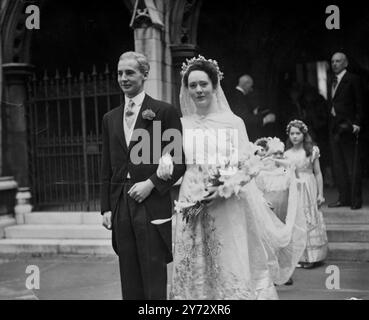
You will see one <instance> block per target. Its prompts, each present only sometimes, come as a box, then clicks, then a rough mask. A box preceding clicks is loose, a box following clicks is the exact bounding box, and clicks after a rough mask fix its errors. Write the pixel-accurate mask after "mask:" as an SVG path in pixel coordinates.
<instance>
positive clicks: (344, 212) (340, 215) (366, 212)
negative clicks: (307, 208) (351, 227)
mask: <svg viewBox="0 0 369 320" xmlns="http://www.w3.org/2000/svg"><path fill="white" fill-rule="evenodd" d="M322 212H323V217H324V221H325V223H326V224H352V223H354V224H355V223H356V224H360V223H362V224H369V208H368V207H366V208H363V209H360V210H350V208H347V207H343V208H327V207H323V208H322Z"/></svg>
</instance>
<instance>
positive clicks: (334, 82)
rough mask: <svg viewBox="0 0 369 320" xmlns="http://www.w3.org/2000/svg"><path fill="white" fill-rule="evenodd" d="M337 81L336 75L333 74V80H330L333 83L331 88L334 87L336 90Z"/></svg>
mask: <svg viewBox="0 0 369 320" xmlns="http://www.w3.org/2000/svg"><path fill="white" fill-rule="evenodd" d="M337 83H338V78H337V76H334V77H333V82H332V84H333V89H334V90H336V87H337Z"/></svg>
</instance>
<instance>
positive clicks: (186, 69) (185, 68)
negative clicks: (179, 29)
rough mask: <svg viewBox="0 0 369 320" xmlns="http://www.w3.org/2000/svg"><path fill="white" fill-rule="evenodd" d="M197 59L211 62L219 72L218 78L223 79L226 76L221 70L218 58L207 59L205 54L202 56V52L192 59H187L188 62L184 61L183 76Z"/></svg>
mask: <svg viewBox="0 0 369 320" xmlns="http://www.w3.org/2000/svg"><path fill="white" fill-rule="evenodd" d="M197 61H206V62H209V63H211V64H212V65H213V66H214V67H215V69H216V70H217V72H218V79H219V80H222V79H223V78H224V74H223V72H221V71H220V69H219V65H218V62H217V61H216V60H212V59H206V58H205V57H204V56H202V55H200V54H199V55H198V57H197V58H195V57H193V58H192V59H186V62H183V63H182V71H181V75H182V77H183V76H184V75H185V73H186V72H187V71H188V69H189V68H190V67H191V66H192V65H194V64H195V63H196V62H197Z"/></svg>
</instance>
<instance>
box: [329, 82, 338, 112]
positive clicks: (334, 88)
mask: <svg viewBox="0 0 369 320" xmlns="http://www.w3.org/2000/svg"><path fill="white" fill-rule="evenodd" d="M337 84H338V78H337V76H334V77H333V82H332V86H333V90H332V98H333V95H334V94H335V93H336V88H337ZM331 115H332V116H333V117H335V116H336V110H334V106H332V109H331Z"/></svg>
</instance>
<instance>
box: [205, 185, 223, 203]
mask: <svg viewBox="0 0 369 320" xmlns="http://www.w3.org/2000/svg"><path fill="white" fill-rule="evenodd" d="M207 189H208V191H209V194H208V195H207V196H206V197H204V199H203V200H204V202H205V203H206V204H207V205H208V206H211V205H213V204H214V202H215V200H216V199H218V198H219V191H218V187H208V188H207Z"/></svg>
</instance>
